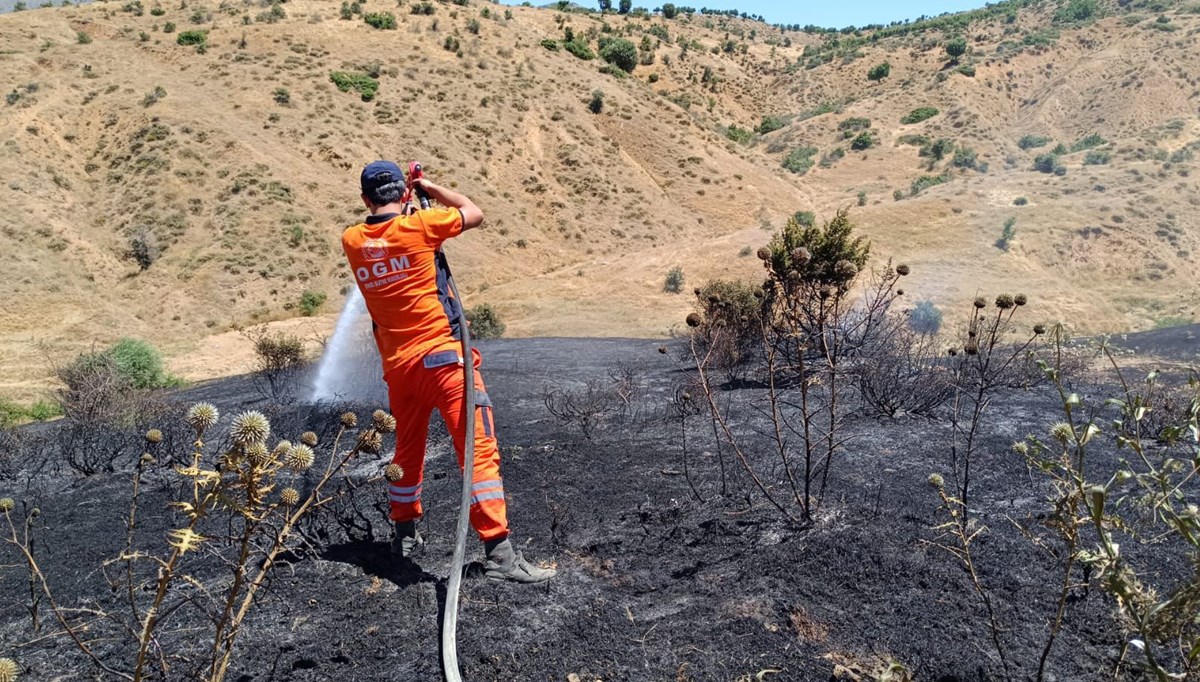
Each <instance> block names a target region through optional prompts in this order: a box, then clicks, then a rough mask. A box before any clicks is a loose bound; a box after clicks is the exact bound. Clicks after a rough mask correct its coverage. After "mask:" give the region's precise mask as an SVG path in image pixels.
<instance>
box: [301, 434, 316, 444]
mask: <svg viewBox="0 0 1200 682" xmlns="http://www.w3.org/2000/svg"><path fill="white" fill-rule="evenodd" d="M300 442H301V443H304V444H305V445H307V446H309V447H310V448H311V447H316V445H317V434H315V433H313V432H312V431H305V432H304V433H302V434H300Z"/></svg>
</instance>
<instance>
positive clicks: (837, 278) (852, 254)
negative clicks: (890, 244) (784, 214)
mask: <svg viewBox="0 0 1200 682" xmlns="http://www.w3.org/2000/svg"><path fill="white" fill-rule="evenodd" d="M797 215H799V214H797ZM815 223H816V221H815V220H813V221H812V224H808V225H805V224H803V223H802V222H801V221H799V220H797V216H792V217H791V218H789V219H788V222H787V225H785V226H784V228H783V229H782V230H781V231H780V232H777V233H776V234H775V236H773V237H772V238H771V243H770V244H769V245H768V248H769V249H770V251H771V256H770V264H771V269H772V270H773V271H774V272H777V273H787V272H796V273H797V276H798V279H799V281H801V282H804V283H809V284H830V285H839V286H840V285H844V284H847V283H848V282H851V281H853V280H854V278H856V277H857V276H858V273H859V272H861V271H862V269H863V267H864V266H866V263H867V260H868V259H869V258H870V255H871V243H870V241H868V240H867V238H866V237H862V236H859V237H855V236H852V233H853V231H854V224H853V223H852V222H851V221H850V213H849V210H847V209H842V210H840V211H838V212H837V215H835V216H834V218H833V220H831V221H829V222H828V223H826V224H825V226H824V227H820V226H817V225H816V224H815ZM800 247H804V248H805V249H807V250H808V258H807V259H805V260H804V261H802V262H800V261H796V260H795V259H794V258H793V254H795V253H796V250H797V249H798V248H800ZM842 261H849V262H850V263H851V264H853V265H854V267H853V268H852V269H847V268H845V266H844V265H843V264H842ZM851 270H852V271H851Z"/></svg>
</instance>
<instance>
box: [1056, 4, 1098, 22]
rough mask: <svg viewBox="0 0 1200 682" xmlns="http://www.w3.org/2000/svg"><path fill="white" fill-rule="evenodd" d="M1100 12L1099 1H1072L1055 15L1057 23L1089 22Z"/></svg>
mask: <svg viewBox="0 0 1200 682" xmlns="http://www.w3.org/2000/svg"><path fill="white" fill-rule="evenodd" d="M1099 12H1100V3H1099V2H1098V0H1070V2H1068V3H1067V4H1066V6H1065V7H1063V8H1061V9H1060V10H1058V12H1057V13H1056V14H1055V15H1054V19H1055V20H1056V21H1065V22H1078V21H1087V20H1088V19H1091V18H1092V17H1094V16H1096V15H1097V14H1098V13H1099Z"/></svg>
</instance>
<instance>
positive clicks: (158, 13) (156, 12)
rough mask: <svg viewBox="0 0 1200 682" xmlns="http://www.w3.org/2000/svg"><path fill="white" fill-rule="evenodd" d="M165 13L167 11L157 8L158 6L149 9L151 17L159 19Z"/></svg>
mask: <svg viewBox="0 0 1200 682" xmlns="http://www.w3.org/2000/svg"><path fill="white" fill-rule="evenodd" d="M166 13H167V10H165V9H163V8H162V7H158V6H155V7H152V8H151V9H150V16H152V17H161V16H162V15H164V14H166Z"/></svg>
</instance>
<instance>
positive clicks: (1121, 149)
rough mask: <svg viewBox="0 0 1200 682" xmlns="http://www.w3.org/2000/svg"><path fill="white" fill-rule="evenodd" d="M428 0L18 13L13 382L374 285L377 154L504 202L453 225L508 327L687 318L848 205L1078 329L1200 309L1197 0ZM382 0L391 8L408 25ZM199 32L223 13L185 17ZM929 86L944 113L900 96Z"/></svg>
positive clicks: (930, 276)
mask: <svg viewBox="0 0 1200 682" xmlns="http://www.w3.org/2000/svg"><path fill="white" fill-rule="evenodd" d="M464 2H465V0H464ZM1076 4H1081V5H1088V3H1087V2H1082V3H1079V2H1076V3H1072V6H1074V5H1076ZM398 5H399V6H394V5H387V4H384V3H382V2H381V1H380V0H371V1H370V2H369V3H367V4H365V5H362V6H361V8H358V7H351V6H349V5H347V6H345V8H344V10H342V11H339V8H338V7H337V6H336V5H334V4H331V3H322V2H313V1H310V0H291V1H290V2H287V3H284V4H276V5H270V4H267V5H265V6H264V5H255V4H253V3H248V2H246V3H242V4H236V3H232V2H223V3H221V4H220V5H217V4H216V3H204V2H196V1H194V0H192V1H189V0H183V1H182V2H180V3H179V4H178V5H176V4H174V3H169V5H159V4H157V3H155V2H154V0H150V1H149V2H145V3H143V2H138V1H137V0H135V1H134V2H131V3H129V4H125V5H121V4H118V3H115V2H114V3H102V4H93V5H88V6H76V7H55V8H45V9H30V10H25V11H22V12H17V13H12V14H6V15H3V16H0V90H3V91H4V92H5V93H9V94H8V97H7V98H6V102H7V103H6V105H5V106H4V114H5V115H4V116H3V118H2V119H0V137H2V138H3V140H4V143H3V151H2V152H0V174H3V176H4V178H5V180H6V181H5V183H3V185H0V204H2V205H4V206H5V207H6V209H7V210H5V211H4V213H3V215H0V252H2V253H5V254H6V256H5V257H4V263H3V267H2V268H0V286H2V287H3V288H4V289H5V290H6V291H8V292H9V294H8V297H7V300H6V302H5V305H4V306H3V309H2V310H0V367H2V368H3V375H4V378H3V379H0V393H3V394H13V395H26V394H29V393H30V392H32V391H35V390H37V388H38V387H39V386H42V385H44V382H45V379H44V377H45V376H46V374H47V366H48V360H47V358H49V359H50V361H53V360H54V359H55V358H60V357H65V356H67V355H68V354H70V353H74V352H78V351H80V350H85V349H87V348H89V347H91V346H92V345H93V344H97V343H107V342H110V341H112V340H113V339H115V338H118V337H120V336H123V335H136V336H140V337H144V338H147V339H149V340H151V341H153V342H155V343H157V344H159V345H160V346H161V347H162V348H164V350H165V351H166V352H167V353H168V355H171V356H173V357H175V358H176V359H177V362H180V363H183V364H184V365H186V366H187V367H188V373H189V374H190V375H191V376H204V375H206V374H209V375H213V374H220V373H225V372H228V371H236V370H237V369H240V367H236V366H233V364H236V363H235V358H236V353H229V352H214V351H212V347H211V346H210V347H208V351H207V354H205V348H206V346H205V345H204V343H203V342H204V340H205V339H207V338H210V337H212V336H213V335H214V334H220V333H223V332H224V333H227V332H228V330H230V329H233V328H235V327H236V326H239V325H248V324H254V323H257V322H266V321H273V320H282V319H286V318H293V317H296V316H298V315H300V313H301V307H302V297H303V295H304V294H305V292H308V293H309V296H308V299H309V304H310V305H311V304H314V303H316V304H318V305H317V306H316V312H317V314H318V315H324V316H333V315H336V312H337V310H338V309H339V307H340V302H341V297H342V295H344V293H345V291H346V290H347V286H349V285H350V279H349V276H348V275H349V273H348V271H347V270H346V268H345V267H344V265H343V264H342V262H341V254H340V248H339V246H338V239H337V238H338V234H339V232H340V229H341V228H342V227H344V226H345V225H348V224H350V223H352V222H354V221H356V220H357V219H358V218H359V217H360V216H361V214H362V210H361V205H360V203H359V200H358V196H357V184H356V183H357V173H358V170H359V168H360V167H361V165H362V164H363V163H364V162H366V161H369V160H371V159H374V158H377V157H393V158H398V159H402V160H405V159H410V158H415V159H419V160H422V161H423V162H425V164H426V167H427V169H428V170H429V172H430V173H431V175H432V176H433V177H434V178H435V179H438V180H440V181H442V182H446V183H449V184H451V185H453V186H456V187H457V188H458V189H460V190H462V191H464V192H466V193H467V194H469V195H471V196H472V197H473V198H476V199H477V201H478V202H479V203H480V204H481V205H482V206H483V208H484V211H485V213H486V214H487V216H488V220H487V225H488V227H487V229H486V230H483V231H481V232H479V233H475V234H472V235H470V236H469V237H468V238H464V239H461V240H458V241H457V242H455V243H453V244H452V245H451V246H449V247H448V250H449V252H450V256H451V259H452V262H453V263H454V264H455V266H456V271H457V272H458V277H459V279H460V280H461V284H462V285H463V289H464V295H465V296H466V298H467V302H468V304H472V305H473V304H476V303H480V302H488V303H491V304H493V305H495V306H497V308H498V309H499V311H500V313H501V315H502V316H503V318H504V320H505V321H506V322H507V324H508V329H509V334H510V335H596V336H617V335H622V336H657V335H663V334H666V333H668V332H669V331H670V330H671V329H672V328H673V327H674V326H676V324H677V322H676V321H677V320H679V319H681V317H682V313H683V311H685V310H686V309H688V308H689V306H690V304H691V301H690V297H689V296H687V295H686V294H684V295H674V294H669V293H665V292H663V281H664V276H665V275H666V273H667V272H668V270H670V269H671V268H672V267H675V266H677V265H678V266H680V267H682V269H683V272H684V273H685V277H686V283H685V287H684V289H685V292H686V291H687V290H690V288H691V286H693V285H694V284H699V283H701V282H703V281H704V280H705V279H708V278H710V277H715V276H723V277H731V276H747V277H754V278H757V277H758V276H759V273H760V270H759V265H758V262H757V260H756V259H754V258H753V257H752V256H751V255H750V254H751V253H752V251H753V249H755V248H757V247H758V246H760V245H761V244H763V243H764V242H765V241H766V240H767V239H768V238H769V234H770V231H771V230H772V229H773V228H776V227H778V226H779V225H781V224H782V222H783V221H784V220H785V219H786V217H787V216H789V215H791V214H793V213H794V212H797V211H813V212H815V213H816V214H817V215H818V217H827V216H828V215H830V213H831V212H832V211H834V210H836V209H837V208H839V207H845V206H851V207H852V217H853V219H854V220H855V222H856V224H857V225H858V226H859V228H860V229H861V230H862V231H863V232H864V233H866V234H867V235H869V236H870V237H871V239H872V240H873V241H874V250H873V253H874V255H875V256H876V257H877V258H879V259H886V258H888V257H895V258H898V259H902V260H904V261H905V262H908V263H910V264H911V265H912V266H913V273H914V274H913V277H912V282H911V283H910V285H909V286H910V290H911V292H912V293H911V294H910V295H911V296H913V297H915V298H916V297H922V298H923V297H931V298H932V299H933V300H934V301H935V302H937V303H938V304H939V305H942V306H943V307H948V308H949V307H952V306H957V305H960V304H961V303H963V302H965V301H966V300H969V298H970V297H973V296H974V295H975V293H976V292H977V291H978V292H981V293H993V292H995V291H997V290H1000V289H1013V288H1020V289H1022V290H1024V291H1025V292H1026V293H1027V294H1028V295H1029V296H1030V297H1031V299H1032V300H1034V301H1035V302H1036V303H1037V305H1038V310H1039V311H1040V312H1041V313H1042V314H1044V315H1045V316H1046V317H1047V318H1061V319H1066V320H1069V321H1070V322H1072V323H1073V324H1074V325H1075V326H1076V327H1077V328H1079V329H1080V330H1082V331H1132V330H1137V329H1145V328H1150V327H1153V326H1155V325H1156V324H1158V325H1165V324H1172V323H1175V322H1179V321H1184V320H1190V319H1192V316H1193V315H1194V314H1195V309H1196V302H1197V300H1198V298H1200V296H1198V287H1197V284H1196V280H1197V275H1198V274H1200V272H1198V268H1197V260H1196V251H1197V247H1198V244H1197V240H1198V239H1200V218H1197V217H1196V210H1195V209H1196V206H1197V205H1200V192H1198V191H1197V189H1198V188H1197V180H1196V177H1195V176H1194V175H1193V174H1192V171H1193V170H1194V167H1195V159H1194V156H1195V152H1196V150H1200V121H1198V119H1197V111H1198V108H1200V82H1198V81H1197V76H1196V75H1195V74H1194V73H1193V71H1194V68H1193V67H1194V63H1195V62H1194V55H1195V53H1196V51H1197V33H1200V8H1198V7H1197V6H1196V5H1195V4H1194V3H1179V2H1166V1H1163V0H1159V1H1158V2H1146V1H1145V0H1142V1H1140V2H1121V3H1120V6H1118V3H1111V4H1108V5H1105V4H1101V5H1100V11H1099V12H1097V13H1096V14H1094V15H1092V16H1088V17H1083V18H1082V19H1079V20H1076V19H1078V18H1077V17H1072V16H1070V14H1069V13H1067V12H1065V10H1064V9H1063V8H1060V7H1059V5H1058V4H1057V3H1055V2H1029V1H1024V0H1023V1H1021V2H1018V3H1003V4H1002V5H1001V6H998V7H995V8H992V9H989V10H986V11H980V12H976V13H972V14H969V15H966V16H965V17H963V16H960V17H958V18H957V19H955V18H951V19H949V20H947V19H942V20H935V21H933V22H927V23H925V24H918V25H914V26H908V27H900V29H897V28H890V29H885V30H882V31H879V32H876V33H875V34H872V33H871V32H869V31H868V32H859V33H858V34H853V33H845V34H838V33H827V34H819V33H804V32H799V31H786V32H785V31H781V30H780V29H778V28H772V27H768V26H766V25H764V24H761V23H758V22H752V21H747V20H742V19H737V18H729V17H717V16H703V15H687V14H681V15H679V16H678V17H676V18H674V19H669V20H668V19H664V18H662V17H658V16H652V17H639V16H631V15H626V16H619V15H615V14H609V15H604V16H601V15H599V14H595V13H591V14H587V13H563V12H559V11H555V10H552V9H538V8H531V7H511V8H509V7H504V6H500V5H491V4H484V3H479V2H477V1H475V2H469V3H467V4H465V5H459V4H457V3H454V4H451V3H441V2H434V3H416V2H411V1H408V0H400V2H399V3H398ZM1018 5H1020V6H1021V8H1020V9H1019V10H1018V9H1017V6H1018ZM356 9H357V10H358V11H359V13H361V14H369V13H372V12H392V13H394V16H395V21H396V29H395V30H378V29H375V28H372V27H371V26H370V25H368V24H367V23H365V22H364V21H363V20H362V18H361V17H360V16H359V13H356V12H355V10H356ZM1067 9H1069V8H1067ZM427 11H428V12H430V13H426V12H427ZM339 15H342V16H346V17H348V18H346V19H342V18H340V17H339ZM168 22H170V23H171V24H172V26H171V27H170V28H171V29H172V32H166V29H167V24H168ZM606 27H607V29H606ZM565 28H570V29H571V31H572V32H573V34H574V35H575V36H576V37H577V38H576V40H577V42H586V43H587V45H588V49H589V50H591V51H592V52H595V51H596V49H597V44H598V41H599V39H600V38H602V37H612V36H616V35H620V36H624V37H627V38H628V39H630V40H631V41H632V42H634V43H635V44H644V45H645V46H647V47H649V48H650V50H649V51H648V52H643V53H642V54H641V55H640V56H641V58H642V61H643V62H644V61H649V60H650V59H651V54H652V58H653V63H652V64H648V65H647V64H642V65H638V66H637V67H636V68H635V69H634V72H633V75H632V77H628V78H616V77H614V76H613V75H609V74H606V73H602V72H601V71H600V68H599V67H600V66H601V65H602V64H603V61H601V60H599V59H595V60H584V59H579V58H577V57H576V56H574V55H573V54H572V52H571V51H569V50H567V49H563V48H564V46H563V44H562V43H563V40H562V39H563V38H564V37H565V36H564V29H565ZM185 31H203V32H204V36H203V43H202V44H201V45H199V46H197V45H181V44H179V40H180V36H182V35H184V34H183V32H185ZM955 36H962V37H964V38H966V39H967V43H968V46H969V50H968V52H967V53H966V54H965V55H964V56H963V57H962V58H961V62H960V64H959V65H951V64H948V61H949V57H948V55H947V54H946V52H945V50H944V45H945V43H946V41H947V40H949V39H950V38H952V37H955ZM664 37H665V38H666V39H665V40H664ZM548 39H549V41H548ZM184 42H186V39H184ZM544 42H546V43H547V44H545V45H544V44H543V43H544ZM547 45H549V47H547ZM551 47H552V48H554V49H550V48H551ZM885 60H886V61H887V62H889V64H890V74H889V75H888V77H886V78H884V79H883V80H882V81H880V82H874V81H871V80H869V79H868V78H867V73H868V71H869V70H870V69H871V67H873V66H874V65H876V64H879V63H881V62H883V61H885ZM334 72H347V73H365V74H370V75H374V76H375V77H376V79H377V82H378V92H377V94H375V96H374V97H373V99H371V101H363V98H362V97H360V96H359V94H358V93H357V92H353V91H351V92H342V91H340V90H339V89H338V87H337V85H335V83H334V82H332V80H331V74H332V73H334ZM970 74H973V75H970ZM596 90H601V91H603V93H604V97H603V102H604V104H603V109H602V112H601V113H599V114H594V113H592V112H591V111H590V110H589V102H590V100H591V99H592V97H593V92H594V91H596ZM920 107H933V108H936V109H937V114H936V115H933V116H932V117H930V118H928V119H926V120H924V121H921V122H917V123H911V124H904V123H901V121H902V119H903V118H904V117H905V116H906V115H908V114H909V113H910V112H913V111H914V110H915V109H918V108H920ZM764 118H770V119H772V121H771V123H772V125H767V126H765V127H762V126H761V124H762V123H763V122H764ZM755 128H760V130H764V131H768V132H765V133H759V132H754V130H753V129H755ZM771 128H775V129H773V130H770V129H771ZM863 133H866V135H865V136H864V135H863ZM1038 136H1040V137H1042V138H1045V140H1044V143H1043V144H1042V145H1041V146H1031V144H1033V143H1037V142H1043V141H1042V140H1037V139H1033V138H1034V137H1038ZM860 138H861V139H860ZM1023 138H1024V144H1021V143H1022V140H1023ZM939 139H944V140H946V142H943V143H942V144H937V141H938V140H939ZM856 141H857V142H858V143H857V144H855V145H854V146H858V147H863V146H866V148H865V149H859V150H855V149H853V148H852V142H856ZM1060 143H1061V144H1062V145H1064V149H1063V150H1062V151H1063V152H1064V153H1062V154H1059V155H1055V156H1054V157H1053V158H1046V159H1043V166H1044V168H1045V170H1049V171H1051V172H1048V173H1044V172H1039V171H1038V170H1035V160H1036V159H1037V157H1038V156H1039V155H1042V154H1046V153H1047V152H1049V151H1050V150H1052V149H1053V148H1054V147H1055V145H1057V144H1060ZM810 148H812V149H810ZM964 148H965V149H964ZM797 150H800V151H797ZM956 150H957V151H956ZM939 152H940V153H941V155H942V158H941V159H938V158H937V156H938V155H939ZM923 153H924V154H926V156H922V155H921V154H923ZM785 159H790V161H789V165H790V166H791V167H792V168H793V169H794V170H796V171H803V172H802V173H801V172H791V171H789V170H786V169H785V168H784V167H783V162H784V160H785ZM1056 171H1057V174H1056ZM923 176H924V177H926V179H925V180H924V181H920V178H922V177H923ZM939 182H940V184H936V183H939ZM914 183H918V184H916V185H914ZM914 189H916V190H918V191H917V192H914V191H913V190H914ZM1018 204H1020V205H1018ZM1010 219H1012V220H1013V222H1012V224H1011V227H1010V228H1009V230H1010V232H1011V231H1015V233H1014V234H1010V235H1009V237H1010V238H1009V239H1007V240H1006V241H1004V242H999V241H998V240H1001V238H1002V233H1003V231H1004V229H1005V224H1006V222H1007V221H1009V220H1010ZM1001 246H1004V247H1006V248H1001ZM322 296H325V297H327V300H326V301H325V302H324V303H323V305H320V300H321V297H322ZM330 323H331V321H328V320H327V321H326V323H325V325H326V326H325V327H322V326H321V325H317V327H316V329H317V330H318V331H317V332H314V333H319V330H320V329H325V328H327V326H328V324H330ZM197 353H200V354H201V357H203V358H204V360H203V361H202V362H199V363H198V362H196V360H195V357H196V354H197ZM189 354H191V357H192V360H191V362H190V364H189V363H188V360H187V358H188V356H189ZM231 363H233V364H231Z"/></svg>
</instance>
